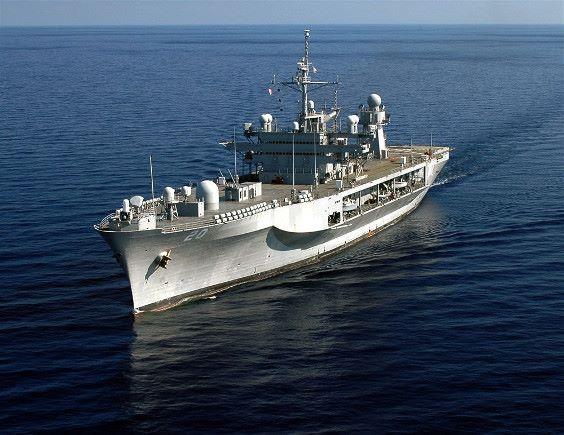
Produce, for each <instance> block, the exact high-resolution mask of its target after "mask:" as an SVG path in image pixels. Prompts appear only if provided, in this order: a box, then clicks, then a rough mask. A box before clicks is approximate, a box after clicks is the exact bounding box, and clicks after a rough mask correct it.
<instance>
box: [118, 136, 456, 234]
mask: <svg viewBox="0 0 564 435" xmlns="http://www.w3.org/2000/svg"><path fill="white" fill-rule="evenodd" d="M388 150H389V155H388V158H387V159H385V160H381V159H373V160H368V161H367V163H366V165H365V166H364V171H363V174H362V175H361V176H360V177H357V178H356V179H354V178H353V177H350V178H349V179H347V178H345V179H344V180H343V189H350V188H352V187H359V186H362V185H364V184H367V183H370V182H372V181H374V180H378V179H381V178H386V177H389V176H391V175H393V174H395V173H398V172H399V171H401V170H405V169H408V168H411V167H415V166H417V165H419V164H421V163H423V162H424V161H425V160H426V159H428V158H429V153H431V154H432V155H437V154H442V153H444V152H446V151H448V150H449V148H447V147H437V146H433V147H431V146H429V145H413V146H410V145H395V146H389V147H388ZM400 157H406V160H407V162H406V164H404V165H403V166H402V165H401V163H400ZM218 187H219V194H220V203H219V210H205V212H204V216H201V217H196V216H180V217H178V218H175V219H174V220H173V221H169V220H164V219H163V220H161V219H159V220H157V228H158V229H161V230H162V231H163V232H175V231H181V230H188V229H192V228H199V227H202V226H207V225H210V224H214V223H215V222H216V216H217V215H221V214H224V213H229V212H236V211H237V210H243V209H247V208H249V207H251V206H259V205H261V204H271V203H272V201H273V200H277V201H278V202H279V204H280V205H284V203H285V200H286V199H288V200H289V199H290V198H291V191H292V189H295V190H296V191H297V192H300V191H303V190H307V191H310V192H311V193H312V195H313V198H315V199H317V198H323V197H326V196H330V195H333V194H335V193H336V192H338V190H337V188H336V184H335V181H334V180H332V181H331V182H329V183H325V184H319V185H318V186H311V185H305V184H296V185H294V186H292V185H291V184H266V183H263V184H262V195H260V196H257V197H255V198H252V199H248V200H244V201H225V200H224V192H225V186H218ZM190 200H191V201H195V200H196V198H195V192H193V193H192V195H191V197H190ZM136 230H137V225H130V226H126V227H123V228H122V229H120V231H136Z"/></svg>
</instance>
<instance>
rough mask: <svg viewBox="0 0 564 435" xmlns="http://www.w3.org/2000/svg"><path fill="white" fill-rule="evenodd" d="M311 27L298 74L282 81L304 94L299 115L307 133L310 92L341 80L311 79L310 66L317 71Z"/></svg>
mask: <svg viewBox="0 0 564 435" xmlns="http://www.w3.org/2000/svg"><path fill="white" fill-rule="evenodd" d="M309 33H310V31H309V29H305V30H304V57H302V58H301V59H300V60H299V61H298V71H297V73H296V76H295V77H293V78H292V81H290V82H280V84H281V85H284V86H286V87H288V88H290V89H293V90H295V91H298V92H300V93H301V94H302V100H301V108H300V115H299V122H300V127H301V129H302V131H303V132H304V133H307V131H308V130H307V122H306V119H307V115H308V107H307V103H308V94H309V92H311V91H313V90H316V89H319V88H322V87H324V86H327V85H338V84H339V82H338V81H335V82H325V81H317V80H311V78H310V76H309V70H310V68H312V69H313V72H314V73H315V72H317V71H316V69H315V68H313V65H311V64H310V63H309ZM310 85H315V87H310Z"/></svg>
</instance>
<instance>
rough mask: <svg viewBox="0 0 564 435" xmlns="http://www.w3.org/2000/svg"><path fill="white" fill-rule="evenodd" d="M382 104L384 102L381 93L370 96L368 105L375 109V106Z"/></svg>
mask: <svg viewBox="0 0 564 435" xmlns="http://www.w3.org/2000/svg"><path fill="white" fill-rule="evenodd" d="M380 104H382V97H380V95H378V94H370V95H369V96H368V106H369V107H370V108H372V109H374V108H375V107H378V106H380Z"/></svg>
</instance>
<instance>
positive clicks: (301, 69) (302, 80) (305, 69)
mask: <svg viewBox="0 0 564 435" xmlns="http://www.w3.org/2000/svg"><path fill="white" fill-rule="evenodd" d="M298 73H301V75H300V76H298V77H297V78H298V83H299V84H300V86H301V88H302V113H301V116H302V117H305V116H306V114H307V85H308V83H309V30H308V29H305V30H304V57H303V59H302V61H301V62H298Z"/></svg>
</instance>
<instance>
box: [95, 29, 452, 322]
mask: <svg viewBox="0 0 564 435" xmlns="http://www.w3.org/2000/svg"><path fill="white" fill-rule="evenodd" d="M304 37H305V38H304V56H303V57H302V58H301V59H300V60H299V61H298V64H297V66H298V68H297V73H296V75H295V76H294V77H293V78H292V79H291V80H289V81H283V82H279V83H278V84H279V85H282V86H287V87H289V88H293V89H295V90H297V91H298V92H300V93H301V101H300V110H299V113H298V115H297V117H296V120H295V121H294V122H292V124H291V125H290V126H289V128H288V129H282V128H280V127H279V126H278V122H277V121H276V120H275V119H274V118H273V116H272V115H270V114H263V115H261V116H260V118H259V125H258V126H257V127H255V126H254V124H253V123H250V122H249V123H245V124H244V127H243V136H244V138H245V141H240V140H237V139H236V138H234V139H233V140H231V141H226V142H224V145H225V146H226V147H227V148H228V149H230V150H234V151H235V156H237V149H238V152H239V153H241V154H242V155H243V163H244V164H242V165H240V166H243V167H245V168H247V171H246V172H242V173H241V174H239V173H238V172H237V171H235V172H234V173H231V172H230V175H229V177H228V178H226V177H224V176H223V174H222V175H220V176H219V177H218V178H217V179H215V180H202V181H201V182H199V183H198V184H197V185H196V186H192V185H187V186H182V187H180V188H176V189H175V188H172V187H166V188H165V189H164V192H163V195H162V196H161V197H159V198H154V195H153V198H152V199H149V200H145V199H144V198H143V197H141V196H133V197H132V198H130V199H125V200H124V201H123V205H122V207H121V208H119V209H117V210H116V211H115V212H114V213H112V214H110V215H108V216H106V217H105V218H104V219H103V220H102V221H101V222H100V223H99V224H97V225H95V228H96V230H98V231H99V232H100V234H101V235H102V236H103V237H104V238H105V240H106V241H107V242H108V243H109V245H110V247H111V248H112V250H113V251H114V255H115V257H116V259H117V260H118V261H119V263H120V264H121V265H122V266H123V268H124V269H125V271H126V273H127V275H128V278H129V281H130V285H131V290H132V295H133V305H134V309H135V310H136V311H143V310H147V309H161V308H163V307H169V306H172V305H175V304H177V303H179V302H181V301H183V300H186V299H191V298H199V297H202V296H207V295H210V294H213V293H215V292H217V291H221V290H223V289H225V288H227V287H230V286H232V285H234V284H237V283H240V282H244V281H249V280H255V279H260V278H264V277H266V276H270V275H272V274H275V273H279V272H281V271H284V270H288V269H290V268H295V267H298V266H299V265H302V264H304V263H307V262H310V261H315V260H317V259H318V258H320V257H322V256H324V255H328V254H329V253H332V252H335V251H337V250H339V249H342V248H343V247H345V246H347V245H348V244H350V243H351V242H355V241H357V240H360V239H362V238H364V237H368V236H371V235H373V234H375V233H376V232H377V231H379V230H381V229H382V228H384V227H386V226H387V225H390V224H391V223H393V222H395V221H397V220H398V219H400V218H401V217H402V216H404V215H405V214H407V213H409V212H410V211H411V210H413V209H414V208H415V207H416V206H417V205H418V204H419V202H420V201H421V200H422V199H423V196H424V195H425V193H426V192H427V190H428V188H429V187H430V186H431V184H432V183H433V181H434V179H435V177H436V176H437V174H438V173H439V172H440V170H441V169H442V167H443V166H444V164H445V163H446V162H447V160H448V158H449V148H448V147H441V146H433V145H396V146H388V145H387V144H386V135H385V133H384V127H385V126H386V125H387V123H388V122H389V116H388V115H387V113H386V110H385V107H384V105H383V104H382V99H381V97H380V96H379V95H377V94H370V95H369V97H368V99H367V104H366V105H362V106H360V107H359V109H358V112H357V113H356V114H353V115H349V116H348V117H347V118H346V125H347V127H346V129H339V128H337V125H338V124H337V119H338V118H339V116H340V112H341V110H340V108H339V107H337V105H336V104H335V105H334V107H332V108H331V109H329V110H320V111H318V110H316V108H315V104H314V102H313V100H312V99H311V98H310V93H311V91H312V90H315V89H316V88H319V87H322V86H327V85H336V84H337V82H325V81H317V80H312V78H311V76H310V72H311V70H312V69H313V66H312V64H311V63H310V60H309V37H310V32H309V30H306V31H305V32H304ZM235 158H237V157H235ZM194 187H195V188H194ZM234 253H237V254H236V255H234Z"/></svg>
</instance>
